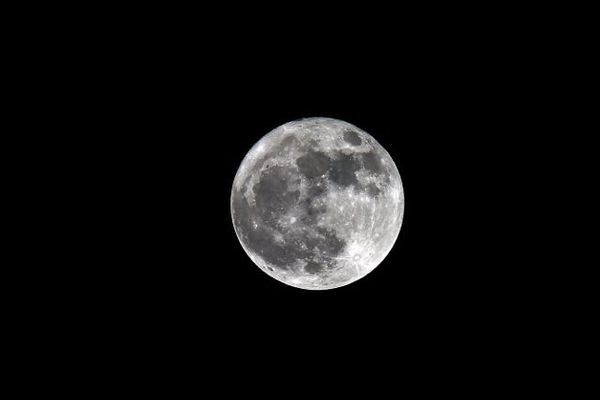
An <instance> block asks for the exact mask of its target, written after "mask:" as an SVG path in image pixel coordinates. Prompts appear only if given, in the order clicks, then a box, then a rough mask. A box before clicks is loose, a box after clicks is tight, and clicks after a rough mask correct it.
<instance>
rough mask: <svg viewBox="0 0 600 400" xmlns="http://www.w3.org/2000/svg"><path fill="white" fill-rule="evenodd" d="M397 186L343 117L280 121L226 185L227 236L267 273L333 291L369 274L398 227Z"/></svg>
mask: <svg viewBox="0 0 600 400" xmlns="http://www.w3.org/2000/svg"><path fill="white" fill-rule="evenodd" d="M403 214H404V192H403V189H402V181H401V179H400V174H399V172H398V169H397V168H396V165H395V164H394V161H393V160H392V158H391V157H390V155H389V154H388V152H387V151H386V150H385V149H384V148H383V147H382V146H381V145H380V144H379V143H377V141H375V139H373V137H371V136H370V135H369V134H367V133H366V132H364V131H362V130H361V129H359V128H357V127H356V126H354V125H351V124H349V123H347V122H344V121H340V120H336V119H331V118H307V119H302V120H298V121H293V122H289V123H287V124H284V125H282V126H280V127H278V128H276V129H274V130H273V131H271V132H270V133H268V134H267V135H265V136H264V137H263V138H262V139H261V140H259V141H258V142H257V143H256V144H255V145H254V146H253V147H252V149H250V151H249V152H248V154H247V155H246V157H245V158H244V160H243V161H242V164H241V166H240V167H239V170H238V171H237V174H236V176H235V180H234V182H233V187H232V190H231V216H232V220H233V225H234V228H235V232H236V234H237V237H238V239H239V241H240V243H241V244H242V247H243V248H244V250H245V251H246V253H247V254H248V256H249V257H250V259H252V261H253V262H254V263H255V264H256V265H257V266H258V267H259V268H261V269H262V270H263V271H264V272H266V273H267V274H268V275H270V276H271V277H273V278H275V279H277V280H279V281H281V282H283V283H285V284H288V285H291V286H295V287H298V288H302V289H314V290H319V289H333V288H337V287H340V286H344V285H347V284H349V283H352V282H355V281H356V280H358V279H360V278H362V277H364V276H365V275H366V274H368V273H369V272H371V271H372V270H373V269H375V267H377V265H379V263H381V261H383V259H384V258H385V257H386V256H387V254H388V253H389V251H390V250H391V248H392V246H393V245H394V242H395V241H396V238H397V237H398V234H399V232H400V226H401V225H402V217H403Z"/></svg>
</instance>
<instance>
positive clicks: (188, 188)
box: [68, 16, 535, 375]
mask: <svg viewBox="0 0 600 400" xmlns="http://www.w3.org/2000/svg"><path fill="white" fill-rule="evenodd" d="M442 19H443V18H442ZM317 20H318V19H317ZM318 21H320V20H318ZM377 21H378V20H376V21H375V22H377ZM421 22H422V21H419V22H415V21H413V23H410V18H408V17H406V16H402V17H401V18H400V19H399V20H394V18H393V16H392V17H391V18H390V20H389V21H388V20H385V21H384V22H382V23H381V24H378V23H374V24H373V27H371V26H369V27H368V28H367V27H364V26H363V27H362V28H361V29H356V28H355V26H354V25H352V24H348V25H347V26H344V25H343V24H342V27H339V28H340V29H334V30H333V31H332V32H328V31H326V30H325V29H324V27H327V26H329V23H327V21H325V22H323V21H321V22H320V27H321V29H313V28H311V27H307V26H306V25H302V26H301V27H302V28H303V29H302V32H296V35H284V36H282V37H279V34H278V33H279V31H278V30H277V29H275V28H274V27H272V26H270V25H268V26H267V28H268V29H265V31H261V30H258V31H256V30H252V29H248V30H244V29H241V30H236V31H235V32H234V33H231V32H223V31H221V30H215V29H210V28H203V27H198V24H169V25H168V28H169V29H157V28H156V26H154V28H155V29H152V30H150V29H149V30H143V29H138V28H136V29H134V30H132V31H131V32H128V31H127V29H124V31H125V32H123V34H119V35H114V36H111V37H110V38H108V39H107V37H106V36H102V35H99V36H98V37H91V38H89V39H88V40H87V41H86V46H85V47H83V49H84V50H82V52H81V53H79V57H78V58H77V64H76V65H75V66H71V67H70V68H71V69H72V71H73V74H74V76H77V77H79V78H80V80H77V79H76V81H77V82H79V83H78V84H77V85H76V88H75V89H74V91H73V94H72V96H73V99H72V100H73V102H74V103H79V104H77V106H76V107H74V109H73V110H74V111H75V110H76V114H77V117H78V118H76V121H79V122H76V123H75V125H76V126H75V128H79V129H80V130H81V129H83V128H85V132H86V133H85V135H84V134H81V135H79V136H78V137H77V138H76V139H75V141H76V144H77V148H78V150H77V154H76V155H75V156H76V157H78V158H79V159H80V165H90V168H89V169H83V170H82V171H81V174H82V176H81V177H80V179H81V182H82V183H81V185H82V187H85V188H86V189H85V190H82V191H81V192H79V193H78V195H77V197H76V198H75V200H73V202H74V203H76V204H77V205H78V207H82V206H81V204H84V206H83V208H84V209H85V210H84V211H82V217H81V220H80V221H79V224H80V226H81V227H82V228H81V229H80V230H77V229H76V230H75V232H74V233H75V234H76V235H77V233H78V232H89V229H90V227H91V230H92V232H93V233H91V234H83V233H82V234H81V236H80V237H78V238H77V240H76V243H78V245H77V246H76V247H77V251H76V252H75V253H76V254H77V255H76V256H75V259H76V261H77V262H78V265H82V266H86V267H85V268H81V269H79V268H78V269H76V272H75V273H74V274H70V275H69V276H68V281H69V282H71V281H72V280H73V279H76V280H77V285H74V290H76V291H77V292H78V293H80V294H79V296H78V297H77V298H84V299H86V300H85V301H81V302H78V303H77V307H81V310H80V311H79V313H78V315H80V317H81V318H82V319H83V320H86V321H87V325H83V326H84V328H81V329H82V330H83V331H85V332H93V334H94V335H97V337H99V338H101V340H99V341H98V342H97V345H98V348H99V350H100V351H106V352H108V353H111V352H119V351H120V350H116V349H123V353H124V354H126V357H128V358H130V359H132V360H135V361H136V362H139V361H140V360H141V361H142V362H143V360H148V362H149V363H152V362H155V361H156V360H157V359H160V358H161V357H165V358H167V359H171V357H175V356H174V355H176V354H180V355H182V357H183V358H186V361H183V363H184V364H185V363H189V362H191V363H193V362H194V360H205V359H207V358H208V359H210V360H211V363H213V365H215V363H216V364H218V365H219V366H220V365H221V364H223V366H222V368H229V367H228V366H227V363H228V360H230V359H232V358H233V359H235V362H236V363H237V364H236V365H242V366H243V367H244V368H255V367H253V361H252V360H257V359H264V358H266V359H268V360H269V362H270V364H269V369H268V373H269V374H278V373H281V374H283V375H285V373H286V370H285V367H281V368H280V365H285V363H283V364H280V362H278V361H277V360H282V359H285V358H289V357H290V355H292V356H293V357H297V358H298V359H305V360H307V361H310V360H314V359H319V358H320V357H325V358H330V359H334V360H336V362H340V361H341V362H342V364H343V363H344V362H345V360H348V362H354V363H356V362H358V361H357V360H358V359H357V358H356V357H359V356H366V357H367V360H368V361H361V363H363V364H361V365H363V369H364V368H366V369H370V368H374V369H375V368H377V366H378V365H380V364H379V361H375V360H376V359H380V358H382V357H383V358H384V359H387V360H388V361H386V362H395V361H397V360H410V362H411V363H412V364H411V368H413V367H414V369H416V370H419V368H424V367H425V366H426V365H427V363H428V360H430V359H436V360H438V361H437V362H440V363H442V366H447V367H448V368H451V364H452V362H453V361H452V360H456V359H457V358H460V357H462V356H464V354H465V352H471V357H472V358H471V359H472V360H473V362H475V363H477V360H478V357H479V356H481V357H484V354H483V353H481V354H480V353H479V351H478V349H479V348H486V349H488V350H489V349H490V345H491V344H493V351H495V352H499V353H500V352H502V351H504V350H506V351H510V345H511V338H513V337H514V335H516V333H515V331H514V330H512V327H513V326H514V325H512V324H511V325H507V324H505V323H504V321H506V320H507V319H510V320H511V321H512V322H513V323H514V322H515V320H517V321H519V320H522V321H525V320H527V319H528V318H530V317H531V313H530V312H529V309H525V310H523V308H522V306H521V301H520V300H521V299H522V298H523V293H522V289H523V288H524V286H525V285H526V284H527V283H526V279H524V278H525V277H524V276H523V272H522V269H521V268H520V263H521V262H526V261H527V260H519V261H518V262H515V259H514V258H511V256H510V255H509V252H508V251H507V249H509V248H513V247H515V246H519V245H521V243H520V242H518V241H517V240H516V239H514V236H512V235H511V234H510V233H512V232H515V231H518V230H519V229H520V228H519V227H518V226H514V225H511V222H510V221H511V220H510V216H511V212H512V209H511V207H509V206H508V203H509V202H510V201H511V199H510V195H511V192H510V191H507V188H508V187H510V186H511V185H512V190H513V192H512V193H514V190H515V185H517V186H518V184H517V182H515V181H511V179H512V178H511V174H510V173H509V172H510V171H511V169H512V168H513V167H512V166H511V163H512V162H513V161H514V160H515V159H516V158H517V157H518V152H519V148H520V144H521V143H522V140H523V139H522V138H523V133H524V132H526V131H528V130H529V129H530V128H531V126H530V125H528V124H529V123H528V122H525V121H524V120H523V119H522V117H523V115H525V114H527V113H529V112H531V110H530V108H528V107H529V105H528V98H529V96H530V95H531V92H530V90H532V89H530V88H529V87H528V86H527V85H523V84H522V83H523V79H525V78H527V77H528V76H529V75H530V74H533V73H534V72H535V71H533V70H532V69H531V68H533V67H530V66H528V64H527V63H526V62H525V61H524V60H525V59H526V57H527V54H529V52H530V50H529V48H528V47H527V45H526V44H525V46H524V47H525V48H527V49H524V47H511V48H510V52H511V54H512V57H510V58H509V57H506V56H504V54H505V52H506V51H507V50H508V47H507V45H506V36H503V37H500V36H501V35H497V34H496V32H494V31H493V30H492V31H489V32H485V34H482V32H483V28H482V27H480V26H476V27H472V28H469V29H462V28H461V27H460V26H454V25H452V24H445V25H439V26H438V25H436V24H434V23H431V22H430V23H427V24H422V23H421ZM285 27H286V28H287V31H286V32H288V33H289V30H292V31H293V30H294V27H296V28H295V29H300V28H298V26H296V25H294V24H292V23H290V24H288V25H286V26H285ZM433 28H435V29H433ZM450 28H451V29H450ZM140 32H143V35H141V33H140ZM501 39H502V40H501ZM521 44H523V43H521ZM509 47H510V46H509ZM531 51H533V50H531ZM515 55H516V58H515ZM90 95H91V96H90ZM90 97H92V100H90ZM314 116H322V117H332V118H338V119H342V120H344V121H347V122H349V123H352V124H354V125H356V126H358V127H359V128H361V129H363V130H365V131H366V132H368V133H370V134H371V135H372V136H373V137H374V138H375V139H376V140H378V141H379V143H381V145H383V147H384V148H386V150H387V151H388V152H389V153H390V154H391V156H392V158H393V159H394V160H395V162H396V165H397V167H398V169H399V171H400V175H401V177H402V181H403V185H404V193H405V214H404V221H403V224H402V229H401V232H400V235H399V237H398V239H397V241H396V244H395V246H394V247H393V249H392V250H391V252H390V254H389V255H388V256H387V258H386V259H385V260H384V261H383V262H382V263H381V264H380V265H379V266H378V267H377V268H376V269H375V270H374V271H373V272H372V273H370V274H369V275H367V276H366V277H364V278H363V279H361V280H359V281H357V282H355V283H353V284H351V285H348V286H345V287H342V288H338V289H335V290H328V291H306V290H301V289H297V288H293V287H290V286H286V285H284V284H282V283H280V282H278V281H276V280H274V279H272V278H270V277H269V276H267V275H266V274H265V273H263V272H262V271H260V269H259V268H258V267H256V266H255V265H254V264H253V263H252V262H251V260H250V259H249V258H248V257H247V255H246V254H245V252H244V250H243V249H242V247H241V245H240V243H239V241H238V239H237V237H236V235H235V231H234V229H233V226H232V222H231V215H230V209H229V207H230V204H229V200H230V190H231V185H232V182H233V179H234V176H235V173H236V171H237V168H238V167H239V165H240V163H241V161H242V159H243V158H244V156H245V154H246V152H247V151H248V150H249V149H250V148H251V146H252V145H253V144H254V143H256V141H258V140H259V139H260V138H261V137H262V136H263V135H265V134H266V133H268V132H269V131H270V130H272V129H274V128H275V127H277V126H279V125H281V124H283V123H285V122H288V121H291V120H294V119H299V118H305V117H314ZM69 145H73V143H72V142H70V143H69ZM523 307H524V306H523ZM530 307H533V306H530ZM516 310H518V312H515V311H516ZM215 350H216V351H217V352H218V353H219V354H220V356H219V357H216V358H215V357H212V356H209V355H208V354H209V353H212V352H213V351H215ZM488 350H486V351H488ZM323 354H325V355H326V356H323ZM486 354H487V353H486ZM197 362H201V361H197ZM444 363H448V364H444ZM325 364H327V363H325ZM319 365H321V364H319ZM403 365H404V367H406V366H407V363H406V362H405V363H403ZM215 368H216V367H215ZM312 368H313V369H311V370H310V371H307V373H315V371H317V372H320V371H319V366H318V365H313V367H312ZM281 369H283V370H281Z"/></svg>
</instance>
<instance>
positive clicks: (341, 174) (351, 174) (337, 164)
mask: <svg viewBox="0 0 600 400" xmlns="http://www.w3.org/2000/svg"><path fill="white" fill-rule="evenodd" d="M359 169H360V162H359V161H358V160H357V159H356V157H354V156H353V155H350V154H344V153H341V152H338V155H337V157H336V158H335V159H334V160H332V161H331V171H330V173H329V177H330V178H331V181H332V182H335V183H337V184H338V185H340V186H342V187H347V186H350V185H356V184H357V183H358V180H357V179H356V174H355V173H356V171H358V170H359Z"/></svg>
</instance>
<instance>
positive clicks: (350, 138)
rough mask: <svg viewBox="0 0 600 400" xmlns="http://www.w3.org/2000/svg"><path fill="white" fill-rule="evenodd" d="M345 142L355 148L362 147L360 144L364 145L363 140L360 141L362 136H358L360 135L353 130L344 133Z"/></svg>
mask: <svg viewBox="0 0 600 400" xmlns="http://www.w3.org/2000/svg"><path fill="white" fill-rule="evenodd" d="M344 140H345V141H346V142H348V143H350V144H351V145H353V146H360V144H361V143H362V140H361V139H360V136H358V133H356V132H354V131H351V130H346V131H344Z"/></svg>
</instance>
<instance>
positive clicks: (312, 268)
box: [304, 261, 323, 274]
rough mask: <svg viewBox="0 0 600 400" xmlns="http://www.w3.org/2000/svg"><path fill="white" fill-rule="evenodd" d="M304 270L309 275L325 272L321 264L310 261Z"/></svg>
mask: <svg viewBox="0 0 600 400" xmlns="http://www.w3.org/2000/svg"><path fill="white" fill-rule="evenodd" d="M304 270H305V271H306V272H308V273H309V274H318V273H319V272H321V271H322V270H323V267H322V266H321V265H320V264H317V263H314V262H312V261H309V262H308V264H306V266H305V267H304Z"/></svg>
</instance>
